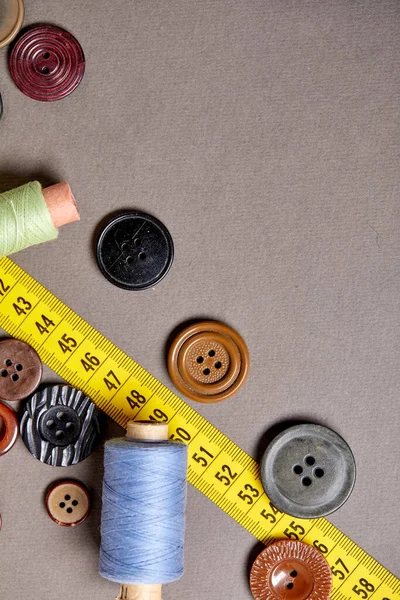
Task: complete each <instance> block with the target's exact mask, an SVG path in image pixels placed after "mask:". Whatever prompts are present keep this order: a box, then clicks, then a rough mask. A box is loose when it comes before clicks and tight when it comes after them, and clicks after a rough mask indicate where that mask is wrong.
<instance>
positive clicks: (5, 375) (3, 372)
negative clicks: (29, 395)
mask: <svg viewBox="0 0 400 600" xmlns="http://www.w3.org/2000/svg"><path fill="white" fill-rule="evenodd" d="M7 375H8V371H7V369H3V370H2V372H1V376H2V377H7Z"/></svg>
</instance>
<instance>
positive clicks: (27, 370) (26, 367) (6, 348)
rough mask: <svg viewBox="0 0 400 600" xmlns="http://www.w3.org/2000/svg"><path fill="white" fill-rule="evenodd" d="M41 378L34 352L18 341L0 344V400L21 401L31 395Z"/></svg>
mask: <svg viewBox="0 0 400 600" xmlns="http://www.w3.org/2000/svg"><path fill="white" fill-rule="evenodd" d="M41 378H42V363H41V361H40V358H39V356H38V354H37V353H36V352H35V350H34V349H33V348H32V347H31V346H29V345H28V344H26V343H25V342H21V341H20V340H15V339H7V340H3V341H1V342H0V398H1V399H2V400H8V401H12V400H22V399H23V398H26V397H27V396H29V394H32V392H34V391H35V390H36V388H37V386H38V385H39V383H40V380H41Z"/></svg>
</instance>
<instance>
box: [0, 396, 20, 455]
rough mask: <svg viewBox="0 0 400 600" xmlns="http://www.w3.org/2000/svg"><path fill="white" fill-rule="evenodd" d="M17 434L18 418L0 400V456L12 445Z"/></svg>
mask: <svg viewBox="0 0 400 600" xmlns="http://www.w3.org/2000/svg"><path fill="white" fill-rule="evenodd" d="M17 436H18V418H17V414H16V413H15V412H14V411H13V409H12V408H10V407H9V406H7V404H4V402H0V456H3V454H6V452H8V451H9V450H11V448H12V447H13V446H14V444H15V441H16V439H17Z"/></svg>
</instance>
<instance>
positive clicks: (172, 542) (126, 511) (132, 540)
mask: <svg viewBox="0 0 400 600" xmlns="http://www.w3.org/2000/svg"><path fill="white" fill-rule="evenodd" d="M186 472H187V446H185V445H184V444H182V443H180V442H171V441H168V425H167V424H166V423H156V422H140V421H136V422H135V421H132V422H131V423H128V427H127V434H126V437H125V438H119V439H116V440H111V441H108V442H106V444H105V450H104V483H103V508H102V518H101V549H100V574H101V575H102V576H103V577H105V578H106V579H109V580H111V581H114V582H117V583H120V584H121V587H120V594H119V596H118V599H117V600H161V586H162V584H163V583H170V582H172V581H176V580H177V579H179V578H180V577H181V575H182V574H183V541H184V529H185V504H186Z"/></svg>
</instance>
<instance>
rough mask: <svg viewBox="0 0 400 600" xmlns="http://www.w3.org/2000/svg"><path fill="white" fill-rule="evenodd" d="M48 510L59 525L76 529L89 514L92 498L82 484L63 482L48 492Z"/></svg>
mask: <svg viewBox="0 0 400 600" xmlns="http://www.w3.org/2000/svg"><path fill="white" fill-rule="evenodd" d="M46 508H47V512H48V513H49V516H50V518H51V519H53V521H54V522H55V523H57V525H62V526H63V527H75V525H79V524H80V523H82V522H83V521H84V520H85V519H86V517H87V516H88V514H89V511H90V496H89V494H88V492H87V490H86V488H85V487H84V486H83V485H82V484H81V483H77V482H76V481H61V482H59V483H57V484H56V485H55V486H54V487H52V488H51V490H50V491H49V492H48V494H47V497H46Z"/></svg>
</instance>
